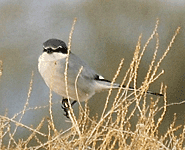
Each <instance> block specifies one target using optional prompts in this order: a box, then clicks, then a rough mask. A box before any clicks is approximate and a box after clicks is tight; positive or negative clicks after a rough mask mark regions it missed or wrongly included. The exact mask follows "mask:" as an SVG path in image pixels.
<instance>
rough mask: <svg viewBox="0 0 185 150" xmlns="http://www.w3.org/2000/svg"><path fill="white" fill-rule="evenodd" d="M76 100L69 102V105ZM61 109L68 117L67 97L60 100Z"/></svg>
mask: <svg viewBox="0 0 185 150" xmlns="http://www.w3.org/2000/svg"><path fill="white" fill-rule="evenodd" d="M76 102H77V101H73V102H72V103H71V106H73V105H74V104H75V103H76ZM61 107H62V109H63V110H64V112H65V114H64V116H66V117H67V118H69V113H68V110H69V104H68V99H67V98H64V99H63V100H62V106H61Z"/></svg>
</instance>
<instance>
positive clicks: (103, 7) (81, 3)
mask: <svg viewBox="0 0 185 150" xmlns="http://www.w3.org/2000/svg"><path fill="white" fill-rule="evenodd" d="M184 8H185V1H182V0H168V1H164V0H155V1H147V0H139V1H138V0H132V1H130V0H114V1H108V0H106V1H99V0H88V1H85V0H78V1H75V0H61V1H58V0H52V1H50V0H40V1H37V0H27V1H25V0H14V1H12V0H1V1H0V36H1V40H0V60H2V61H3V75H2V77H1V78H0V114H1V115H3V114H4V113H5V110H6V109H8V117H13V115H14V114H15V113H18V112H20V111H21V110H23V107H24V104H25V102H26V99H27V93H28V89H29V82H30V78H31V72H32V71H34V82H33V90H32V93H31V98H30V101H29V106H28V107H35V106H44V105H48V100H49V89H48V87H47V86H46V85H45V83H44V81H43V79H42V78H41V76H40V74H39V73H38V70H37V64H38V57H39V55H40V54H41V53H42V43H43V42H45V41H46V40H48V39H49V38H58V39H61V40H63V41H65V42H66V43H68V36H69V33H70V30H71V26H72V23H73V19H74V18H75V17H77V23H76V25H75V31H74V34H73V38H72V51H73V53H75V54H76V55H78V56H79V57H80V58H81V59H83V60H85V61H86V62H87V63H88V64H89V65H90V66H91V67H92V68H94V70H96V71H97V72H98V73H100V74H102V75H103V76H104V77H106V78H107V79H109V80H111V79H112V78H113V76H114V74H115V72H116V70H117V67H118V64H119V63H120V60H121V59H122V58H124V59H125V60H124V66H123V68H122V71H121V73H120V76H119V77H118V79H117V82H118V83H120V82H121V81H122V79H123V77H124V75H125V72H126V71H127V69H128V68H129V65H130V62H131V61H132V57H133V53H134V50H135V47H136V44H137V41H138V37H139V35H140V34H141V33H142V35H143V36H142V41H141V43H142V46H143V45H144V44H145V42H146V40H147V39H148V38H149V36H150V35H151V33H152V31H153V29H154V27H155V23H156V18H159V20H160V22H159V27H158V33H159V39H160V44H159V46H160V47H159V51H158V56H157V60H159V58H160V57H161V56H162V55H163V53H164V52H165V50H166V48H167V46H168V44H169V42H170V40H171V38H172V36H173V34H174V32H175V30H176V29H177V27H178V26H180V27H181V30H180V34H179V35H178V36H177V37H176V40H175V43H174V44H173V46H172V48H171V50H170V52H169V53H168V55H167V57H166V58H165V59H164V61H163V62H162V64H161V66H160V69H159V71H158V72H160V71H161V70H162V69H164V71H165V74H164V75H162V76H161V77H160V78H159V79H158V80H157V81H156V82H154V83H153V84H152V85H151V87H150V90H152V91H155V92H159V89H160V84H161V82H163V83H164V84H165V85H167V86H168V89H167V100H168V103H174V102H181V101H183V100H185V81H184V80H185V42H184V41H185V31H184V27H185V17H184V16H185V9H184ZM155 42H156V40H155V39H154V40H153V42H151V43H150V44H149V46H148V47H147V50H146V52H145V55H144V57H143V58H142V62H141V65H140V68H139V72H138V73H139V75H138V80H137V84H138V86H140V85H141V83H142V81H143V80H144V77H145V75H146V72H147V70H148V66H149V63H150V61H151V59H152V56H153V53H154V49H155ZM141 48H142V47H141ZM106 96H107V92H104V93H98V94H96V95H95V96H93V97H92V98H91V100H90V101H89V106H90V109H91V113H92V115H95V114H96V113H99V112H100V113H101V111H102V108H101V107H100V106H101V105H102V106H103V105H104V103H105V99H106ZM60 100H61V98H60V97H59V96H58V95H56V94H55V93H53V102H54V103H57V102H59V101H60ZM74 110H75V111H78V105H75V106H74ZM53 113H54V121H55V123H56V127H57V129H59V130H60V129H66V128H68V127H70V123H66V122H65V121H64V120H66V118H65V117H64V116H63V110H62V109H61V108H60V104H59V105H54V106H53ZM174 113H177V125H178V124H182V123H184V115H185V109H184V104H182V105H176V106H170V107H168V110H167V112H166V115H165V119H164V121H163V125H164V126H163V127H164V128H162V127H161V132H162V131H166V130H167V126H168V125H169V124H170V123H171V122H172V120H173V114H174ZM46 116H49V112H48V108H45V109H37V110H31V111H28V112H26V114H25V115H24V117H23V120H22V122H23V123H24V124H26V125H28V126H30V125H31V124H32V125H33V127H36V126H37V125H38V123H39V121H40V120H41V119H42V118H43V117H46ZM27 131H28V130H27V129H23V128H19V130H18V133H21V134H19V138H24V137H26V136H27V134H28V133H27ZM17 135H18V134H17Z"/></svg>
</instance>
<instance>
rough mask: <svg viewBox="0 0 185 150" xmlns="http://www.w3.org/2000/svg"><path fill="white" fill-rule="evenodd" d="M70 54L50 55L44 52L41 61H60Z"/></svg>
mask: <svg viewBox="0 0 185 150" xmlns="http://www.w3.org/2000/svg"><path fill="white" fill-rule="evenodd" d="M67 55H68V54H62V53H55V52H54V53H52V54H48V53H47V52H43V53H42V55H41V56H40V57H39V61H57V60H59V59H64V58H66V57H67Z"/></svg>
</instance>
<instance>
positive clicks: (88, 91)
mask: <svg viewBox="0 0 185 150" xmlns="http://www.w3.org/2000/svg"><path fill="white" fill-rule="evenodd" d="M67 55H68V48H67V46H66V44H65V43H64V42H63V41H61V40H58V39H49V40H47V41H46V42H44V43H43V53H42V55H41V56H40V57H39V60H38V61H39V63H38V70H39V72H40V74H41V76H42V77H43V79H44V81H45V83H46V84H47V86H48V87H49V88H50V89H51V90H52V91H54V92H55V93H57V94H59V95H61V96H62V97H63V102H62V103H63V107H62V108H63V109H64V111H65V112H66V114H65V115H66V116H67V117H68V113H67V107H68V105H66V104H65V103H66V102H67V94H66V87H65V75H64V72H65V67H66V57H67ZM82 66H83V69H82V71H81V73H80V74H79V76H78V80H77V90H78V98H79V101H85V100H88V99H90V98H91V97H92V96H93V95H94V94H95V93H96V92H100V91H103V90H107V89H110V88H113V89H118V88H120V85H119V84H117V83H114V84H113V85H111V82H110V81H109V80H106V79H104V78H103V76H101V75H99V74H98V73H96V72H95V71H94V70H93V69H92V68H91V67H89V66H88V65H87V64H86V63H85V62H84V61H83V60H81V59H80V58H79V57H78V56H76V55H75V54H73V53H72V52H71V51H70V54H69V59H68V70H67V85H68V95H69V98H70V99H71V100H73V103H72V104H71V105H73V104H74V103H75V102H76V100H77V95H76V89H75V80H76V77H77V75H78V73H79V70H80V68H81V67H82ZM124 87H125V86H123V88H124ZM130 89H132V90H133V88H130ZM147 93H148V94H153V95H159V96H163V95H162V94H159V93H153V92H150V91H147Z"/></svg>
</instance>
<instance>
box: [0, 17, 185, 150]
mask: <svg viewBox="0 0 185 150" xmlns="http://www.w3.org/2000/svg"><path fill="white" fill-rule="evenodd" d="M75 22H76V19H75ZM75 22H74V24H75ZM158 23H159V21H158V20H157V23H156V26H155V29H154V31H153V33H152V34H151V36H150V37H149V39H148V40H147V42H146V43H145V45H144V46H143V48H142V49H141V38H142V35H140V36H139V40H138V43H137V46H136V50H135V53H134V57H133V60H132V62H131V64H130V67H129V69H128V71H127V72H126V75H125V77H124V78H123V82H122V83H121V84H122V85H123V84H126V87H127V88H128V87H129V85H130V83H133V84H134V90H133V91H132V92H128V89H127V88H126V89H124V90H123V89H121V88H120V89H119V90H118V92H117V95H116V97H115V98H114V102H113V104H112V107H111V108H110V109H108V107H107V105H108V103H109V101H110V96H111V94H112V89H110V90H109V92H108V96H107V99H106V103H105V107H104V110H103V113H102V114H101V116H94V117H93V118H90V116H89V111H90V108H89V107H88V104H87V102H86V103H85V107H84V108H83V107H82V106H81V105H80V104H79V117H78V118H76V116H75V114H74V113H73V110H72V108H71V105H70V110H69V117H70V120H71V124H72V126H71V128H69V129H68V130H66V131H62V130H61V131H58V130H57V129H56V128H55V122H54V121H53V117H54V116H53V113H52V105H53V103H52V94H51V91H50V100H49V105H48V106H42V107H35V108H28V104H29V98H30V94H31V91H32V83H33V73H32V76H31V81H30V88H29V92H28V98H27V101H26V103H25V105H24V108H23V110H22V111H21V112H19V113H17V114H15V115H14V116H13V117H12V118H9V117H7V115H6V114H5V115H4V116H2V115H1V116H0V148H1V149H40V148H42V149H64V150H65V149H66V150H70V149H71V150H73V149H85V150H87V149H96V150H97V149H98V150H101V149H120V150H122V149H174V150H175V149H183V148H185V141H184V136H185V125H181V126H175V121H176V115H174V121H173V122H172V123H171V125H170V126H169V127H168V130H167V132H166V133H165V134H164V135H159V127H160V125H161V123H162V121H163V119H164V116H165V113H166V110H167V108H168V107H169V106H170V105H180V104H182V103H184V102H181V103H174V104H167V97H166V89H167V87H166V86H163V84H161V89H160V93H163V94H164V97H159V96H151V95H150V96H147V94H146V91H147V90H148V89H149V86H150V84H151V83H153V82H154V81H155V80H157V79H158V77H159V76H160V75H161V74H163V72H164V71H163V70H162V71H161V72H160V73H158V74H157V71H158V68H159V66H160V64H161V62H162V60H163V59H164V58H165V56H166V55H167V53H168V51H169V50H170V48H171V46H172V44H173V43H174V40H175V37H176V35H177V34H178V32H179V30H180V28H177V30H176V31H175V34H174V35H173V37H172V40H171V41H170V44H169V46H168V47H167V49H166V51H165V53H164V54H163V56H162V57H161V59H159V61H158V62H157V61H156V55H157V51H158V48H159V37H158V33H157V28H158ZM74 24H73V27H72V31H71V33H70V38H69V39H70V40H69V44H68V47H69V50H70V47H71V38H72V32H73V30H74ZM154 38H155V39H156V47H155V52H154V54H153V58H152V61H151V63H150V65H149V69H148V72H147V74H146V77H145V80H144V81H143V83H142V85H141V86H140V87H139V88H138V89H136V79H137V75H138V68H139V65H140V62H141V58H142V56H143V54H144V52H145V50H146V48H147V46H148V44H149V42H150V41H151V40H153V39H154ZM67 59H68V58H67ZM154 64H156V65H154ZM122 65H123V59H122V60H121V62H120V65H119V67H118V70H117V72H116V74H115V77H114V78H113V80H112V83H114V82H115V80H116V78H117V77H118V75H119V73H120V71H121V68H122ZM67 66H68V63H66V79H65V80H66V85H67ZM82 69H83V67H82V68H81V69H80V70H79V74H78V75H77V78H76V82H77V81H78V76H79V75H80V73H81V71H82ZM2 73H3V71H2V62H1V61H0V77H1V75H2ZM66 90H67V88H66ZM76 94H77V95H78V89H77V88H76ZM77 97H78V96H77ZM149 97H150V98H149ZM77 100H78V101H79V99H77ZM111 101H112V100H111ZM159 101H160V102H161V101H163V106H162V107H159ZM148 103H150V104H149V105H148ZM45 107H48V108H49V113H50V116H49V117H48V118H47V119H46V118H43V119H42V120H41V121H40V123H39V124H38V126H37V127H36V128H33V127H29V126H26V125H24V124H22V123H21V119H22V117H23V115H24V114H25V113H26V112H27V111H29V110H31V109H41V108H45ZM156 114H160V116H159V117H156ZM18 116H21V117H20V119H19V120H18V121H16V118H17V117H18ZM98 117H99V118H98ZM133 118H135V119H136V120H137V123H136V124H135V125H134V124H132V123H131V120H132V119H133ZM12 123H14V124H15V126H16V127H14V130H13V132H12V128H13V127H12V126H11V124H12ZM44 123H47V127H48V132H47V133H43V132H41V129H42V128H43V124H44ZM17 127H22V128H26V129H27V130H29V131H31V134H30V135H29V137H28V138H27V139H26V140H23V139H19V140H15V138H14V135H15V133H16V132H17ZM177 130H180V131H182V132H181V133H180V134H178V135H176V131H177ZM5 136H7V137H8V138H9V142H8V145H3V140H4V138H5ZM42 138H47V141H46V142H43V141H42ZM33 139H34V140H35V141H37V144H36V145H35V146H29V144H30V142H31V141H32V140H33Z"/></svg>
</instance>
